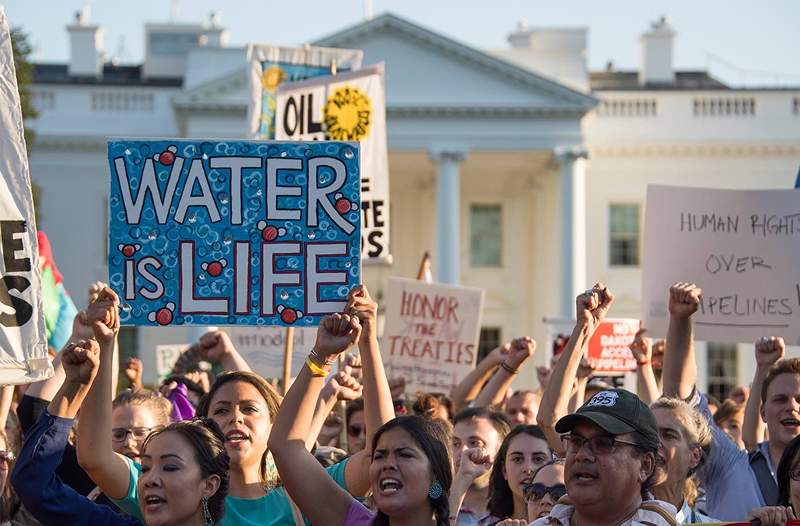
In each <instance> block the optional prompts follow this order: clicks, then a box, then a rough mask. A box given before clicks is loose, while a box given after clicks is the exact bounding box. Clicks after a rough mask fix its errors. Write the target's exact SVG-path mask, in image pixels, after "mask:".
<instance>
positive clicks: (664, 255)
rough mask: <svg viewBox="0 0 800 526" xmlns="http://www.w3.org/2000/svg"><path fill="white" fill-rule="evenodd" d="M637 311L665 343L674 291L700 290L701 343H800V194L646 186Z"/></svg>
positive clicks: (696, 320) (698, 323) (696, 326)
mask: <svg viewBox="0 0 800 526" xmlns="http://www.w3.org/2000/svg"><path fill="white" fill-rule="evenodd" d="M644 246H645V251H644V265H643V272H642V309H643V316H644V317H643V320H644V322H645V327H647V329H648V331H649V332H650V334H651V335H653V336H657V337H663V336H666V332H667V325H668V323H669V312H668V309H667V307H668V299H669V288H670V286H671V285H672V284H674V283H676V282H679V281H685V282H693V283H696V284H697V285H698V286H699V287H700V288H702V289H703V297H702V301H701V304H700V309H699V310H698V312H697V313H696V314H695V315H694V316H693V317H692V319H693V320H694V331H695V338H697V339H698V340H708V341H718V342H728V343H739V342H754V341H755V340H757V339H758V338H760V337H761V336H770V335H774V336H782V337H784V338H785V339H786V340H787V343H789V344H790V345H791V344H795V345H796V344H800V191H798V190H710V189H702V188H679V187H666V186H649V187H648V189H647V213H646V217H645V243H644Z"/></svg>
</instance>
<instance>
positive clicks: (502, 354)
mask: <svg viewBox="0 0 800 526" xmlns="http://www.w3.org/2000/svg"><path fill="white" fill-rule="evenodd" d="M510 351H511V343H510V342H509V343H504V344H503V345H500V346H499V347H495V348H494V349H492V350H491V351H490V352H489V354H487V355H486V358H484V360H488V361H489V363H491V364H493V365H494V366H495V367H496V366H498V365H500V364H501V363H503V362H504V361H506V357H507V356H508V353H509V352H510Z"/></svg>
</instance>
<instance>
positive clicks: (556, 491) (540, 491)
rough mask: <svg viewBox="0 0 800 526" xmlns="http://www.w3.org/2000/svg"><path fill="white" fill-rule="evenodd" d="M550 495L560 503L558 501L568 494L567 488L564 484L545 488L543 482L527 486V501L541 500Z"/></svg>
mask: <svg viewBox="0 0 800 526" xmlns="http://www.w3.org/2000/svg"><path fill="white" fill-rule="evenodd" d="M548 493H549V494H550V496H551V497H552V498H553V500H554V501H558V499H560V498H561V497H563V496H564V495H566V494H567V487H566V486H565V485H564V484H556V485H555V486H545V485H544V484H542V483H541V482H535V483H533V484H528V485H527V486H525V498H526V499H527V500H541V499H543V498H544V496H545V495H547V494H548Z"/></svg>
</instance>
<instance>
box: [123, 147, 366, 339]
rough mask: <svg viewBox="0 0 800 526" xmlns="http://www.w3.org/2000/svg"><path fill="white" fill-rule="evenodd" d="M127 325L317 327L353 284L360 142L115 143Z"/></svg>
mask: <svg viewBox="0 0 800 526" xmlns="http://www.w3.org/2000/svg"><path fill="white" fill-rule="evenodd" d="M108 160H109V165H110V169H111V192H110V194H109V204H110V215H109V217H110V226H109V235H110V239H109V260H108V263H109V283H110V284H111V286H112V287H113V288H114V290H115V291H116V292H117V293H118V294H119V296H120V298H121V300H122V305H121V320H122V322H123V323H124V324H126V325H298V326H309V325H316V324H318V323H319V320H320V318H321V317H322V316H324V315H325V314H330V313H333V312H339V311H341V310H342V309H343V308H344V305H345V303H346V298H347V294H348V292H349V290H350V289H351V288H352V287H354V286H355V285H357V284H358V283H360V277H361V272H360V270H361V267H360V259H359V254H360V246H359V243H360V224H361V215H360V213H359V173H360V171H359V153H358V144H356V143H344V142H330V143H318V142H312V143H288V142H286V143H278V142H250V141H210V140H208V141H204V140H196V141H186V140H180V141H179V140H112V141H110V142H109V144H108Z"/></svg>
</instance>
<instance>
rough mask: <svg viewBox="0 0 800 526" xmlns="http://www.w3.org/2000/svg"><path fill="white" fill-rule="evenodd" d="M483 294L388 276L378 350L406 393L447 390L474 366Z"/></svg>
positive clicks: (389, 374)
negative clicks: (383, 321)
mask: <svg viewBox="0 0 800 526" xmlns="http://www.w3.org/2000/svg"><path fill="white" fill-rule="evenodd" d="M483 296H484V292H483V290H480V289H473V288H467V287H455V286H450V285H433V284H430V283H424V282H422V281H417V280H411V279H402V278H390V279H389V286H388V287H387V290H386V325H385V327H384V331H383V345H382V346H381V351H382V355H383V361H384V363H385V364H386V372H387V374H388V376H390V377H393V378H398V377H402V378H405V380H406V390H407V391H408V392H412V393H413V392H416V391H425V392H445V393H448V392H450V389H452V388H453V387H455V386H456V385H457V384H458V383H459V382H460V381H461V380H462V379H463V378H464V376H466V375H467V373H469V372H470V371H471V370H472V369H473V368H474V367H475V359H476V358H477V354H478V336H479V334H480V327H481V313H482V311H483Z"/></svg>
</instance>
